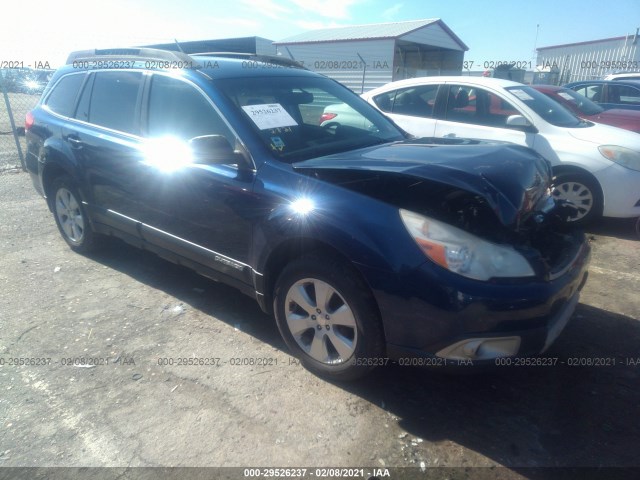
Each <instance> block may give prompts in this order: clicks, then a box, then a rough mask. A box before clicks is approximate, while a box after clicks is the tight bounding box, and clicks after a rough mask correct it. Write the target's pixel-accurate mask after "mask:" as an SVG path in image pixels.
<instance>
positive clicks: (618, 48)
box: [537, 30, 640, 85]
mask: <svg viewBox="0 0 640 480" xmlns="http://www.w3.org/2000/svg"><path fill="white" fill-rule="evenodd" d="M638 41H639V40H638V30H636V33H635V34H633V35H626V36H624V37H614V38H604V39H602V40H592V41H588V42H579V43H567V44H565V45H553V46H550V47H542V48H538V49H537V52H538V60H537V70H538V71H539V72H545V73H549V74H550V75H549V76H550V78H556V79H557V81H556V82H554V83H557V84H559V85H562V84H565V83H568V82H575V81H579V80H594V79H601V78H603V77H604V76H605V75H608V74H610V73H620V72H634V71H640V48H638ZM554 74H555V75H554Z"/></svg>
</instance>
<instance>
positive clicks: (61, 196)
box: [51, 175, 97, 253]
mask: <svg viewBox="0 0 640 480" xmlns="http://www.w3.org/2000/svg"><path fill="white" fill-rule="evenodd" d="M51 195H52V196H51V202H52V210H53V216H54V218H55V220H56V225H58V230H59V231H60V234H61V235H62V238H63V239H64V241H65V242H67V245H69V247H71V249H72V250H74V251H76V252H78V253H89V252H91V251H93V250H95V248H96V245H97V238H96V234H95V233H94V232H93V229H92V228H91V223H90V221H89V217H88V216H87V213H86V210H85V208H84V205H83V204H82V200H81V197H80V195H79V194H78V189H77V188H76V186H75V184H74V182H73V180H72V179H71V177H69V176H66V175H65V176H62V177H58V178H56V179H55V180H54V181H53V183H52V185H51Z"/></svg>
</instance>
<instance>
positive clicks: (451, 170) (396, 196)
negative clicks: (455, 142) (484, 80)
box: [294, 140, 585, 281]
mask: <svg viewBox="0 0 640 480" xmlns="http://www.w3.org/2000/svg"><path fill="white" fill-rule="evenodd" d="M294 168H296V170H298V171H300V172H301V173H306V174H308V175H311V176H313V177H315V178H317V179H320V180H323V181H327V182H330V183H333V184H337V185H340V186H342V187H344V188H348V189H350V190H354V191H357V192H359V193H362V194H364V195H367V196H371V197H375V198H377V199H379V200H382V201H384V202H386V203H389V204H392V205H395V206H397V207H398V208H399V209H400V215H401V217H402V220H403V222H404V224H405V227H406V228H407V230H408V232H409V233H410V234H411V235H412V237H413V238H414V240H415V241H416V243H417V244H418V246H419V247H420V248H421V249H422V250H423V252H424V253H425V254H426V256H427V257H428V258H429V259H431V260H432V261H433V262H435V263H436V264H438V265H440V266H442V267H444V268H446V269H448V270H450V271H453V272H455V273H459V274H461V275H463V276H466V277H468V278H472V279H476V280H485V281H488V280H495V279H499V278H503V279H509V280H510V281H516V279H526V278H527V277H534V276H535V277H537V278H540V279H544V280H546V281H549V280H553V279H554V278H557V277H558V276H560V275H562V274H563V273H564V272H565V271H566V270H567V269H568V268H570V266H571V265H572V263H573V261H574V260H575V259H576V258H577V257H579V256H580V253H581V251H582V249H583V248H584V246H585V239H584V235H583V234H582V233H581V232H579V231H576V230H575V229H574V228H573V227H572V226H571V223H570V222H567V220H568V218H570V217H572V216H573V215H574V214H575V209H574V208H573V207H572V206H571V205H570V204H566V203H563V202H559V201H557V200H555V199H554V197H553V196H552V195H551V193H550V192H551V190H550V187H551V181H552V172H551V167H550V165H549V163H548V162H547V161H546V160H544V159H543V158H542V157H540V156H539V155H538V154H536V153H535V152H534V151H532V150H530V149H527V148H523V147H517V146H513V145H505V144H482V143H481V142H480V143H478V142H476V144H472V145H463V146H442V145H439V146H435V145H433V144H430V143H429V142H428V141H425V140H420V141H415V140H414V141H411V142H402V143H398V144H394V145H390V146H384V147H376V148H372V149H367V150H365V151H363V152H361V153H360V154H359V155H358V156H357V157H353V156H351V157H348V158H345V157H344V156H332V157H324V158H320V159H314V160H310V161H305V162H300V163H298V164H294Z"/></svg>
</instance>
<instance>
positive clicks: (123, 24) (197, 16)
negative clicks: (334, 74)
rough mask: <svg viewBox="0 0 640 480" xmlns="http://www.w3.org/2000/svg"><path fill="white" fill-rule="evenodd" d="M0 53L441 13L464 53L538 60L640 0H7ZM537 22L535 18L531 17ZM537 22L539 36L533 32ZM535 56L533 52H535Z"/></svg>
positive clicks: (288, 30) (615, 23) (628, 24)
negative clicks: (540, 53)
mask: <svg viewBox="0 0 640 480" xmlns="http://www.w3.org/2000/svg"><path fill="white" fill-rule="evenodd" d="M7 5H12V8H13V9H14V10H15V12H14V13H13V14H11V15H5V16H4V18H3V21H2V28H1V29H0V61H7V60H13V61H23V62H24V63H25V65H31V64H33V63H34V62H37V61H40V62H45V61H48V62H49V63H50V64H51V66H52V67H56V66H59V65H60V64H61V63H62V62H64V60H65V59H66V57H67V55H68V53H69V52H70V51H72V50H81V49H87V48H96V47H97V48H104V47H113V46H116V47H117V46H128V45H141V44H149V43H160V42H172V41H173V39H174V38H177V39H178V40H182V41H188V40H201V39H216V38H228V37H243V36H260V37H265V38H268V39H271V40H282V39H284V38H286V37H289V36H291V35H296V34H298V33H302V32H305V31H308V30H312V29H317V28H323V27H332V26H343V25H345V26H346V25H359V24H367V23H382V22H396V21H402V20H418V19H426V18H441V19H442V20H443V21H444V22H445V23H446V24H447V25H448V26H449V27H450V28H451V30H453V32H455V33H456V34H457V35H458V36H459V37H460V38H461V39H462V41H463V42H464V43H466V44H467V46H468V47H469V49H470V50H469V51H468V52H467V53H466V55H465V59H466V60H473V61H475V62H478V63H482V62H484V61H512V60H513V61H528V60H535V57H534V48H535V47H536V46H538V47H543V46H550V45H556V44H562V43H569V42H580V41H586V40H594V39H601V38H609V37H617V36H622V35H626V34H633V33H635V31H636V28H638V27H640V1H639V0H616V1H611V0H609V1H608V2H603V1H602V0H535V1H534V0H528V1H518V0H483V1H481V0H437V1H436V0H400V1H397V2H394V1H388V2H385V1H382V0H235V1H234V0H232V1H225V2H217V1H211V0H209V1H204V0H177V1H171V2H161V1H157V0H110V1H108V2H98V1H95V0H56V1H51V0H30V1H29V2H28V8H24V6H21V4H20V3H19V2H10V3H9V4H7ZM538 25H539V27H537V26H538ZM536 32H537V40H536ZM534 63H535V62H534Z"/></svg>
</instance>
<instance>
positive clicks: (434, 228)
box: [400, 209, 534, 280]
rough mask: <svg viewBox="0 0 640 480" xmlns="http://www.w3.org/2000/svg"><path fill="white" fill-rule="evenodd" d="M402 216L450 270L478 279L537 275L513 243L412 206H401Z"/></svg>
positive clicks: (428, 251)
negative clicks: (488, 238)
mask: <svg viewBox="0 0 640 480" xmlns="http://www.w3.org/2000/svg"><path fill="white" fill-rule="evenodd" d="M400 217H401V218H402V221H403V222H404V225H405V227H406V228H407V230H408V231H409V233H410V234H411V236H412V237H413V239H414V240H415V241H416V243H417V244H418V246H419V247H420V248H421V249H422V251H423V252H424V253H425V254H426V255H427V257H429V259H431V260H432V261H434V262H435V263H437V264H438V265H440V266H441V267H444V268H446V269H447V270H450V271H452V272H454V273H457V274H459V275H463V276H465V277H468V278H473V279H475V280H489V279H490V278H493V277H531V276H533V275H534V272H533V269H532V268H531V265H529V262H527V260H526V259H525V258H524V257H523V256H522V255H521V254H520V253H518V252H517V251H516V250H515V249H514V248H513V247H510V246H508V245H498V244H495V243H491V242H488V241H486V240H483V239H481V238H479V237H476V236H475V235H472V234H470V233H468V232H465V231H464V230H460V229H459V228H456V227H453V226H451V225H449V224H447V223H444V222H440V221H438V220H434V219H432V218H429V217H425V216H423V215H419V214H417V213H414V212H410V211H408V210H402V209H401V210H400Z"/></svg>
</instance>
